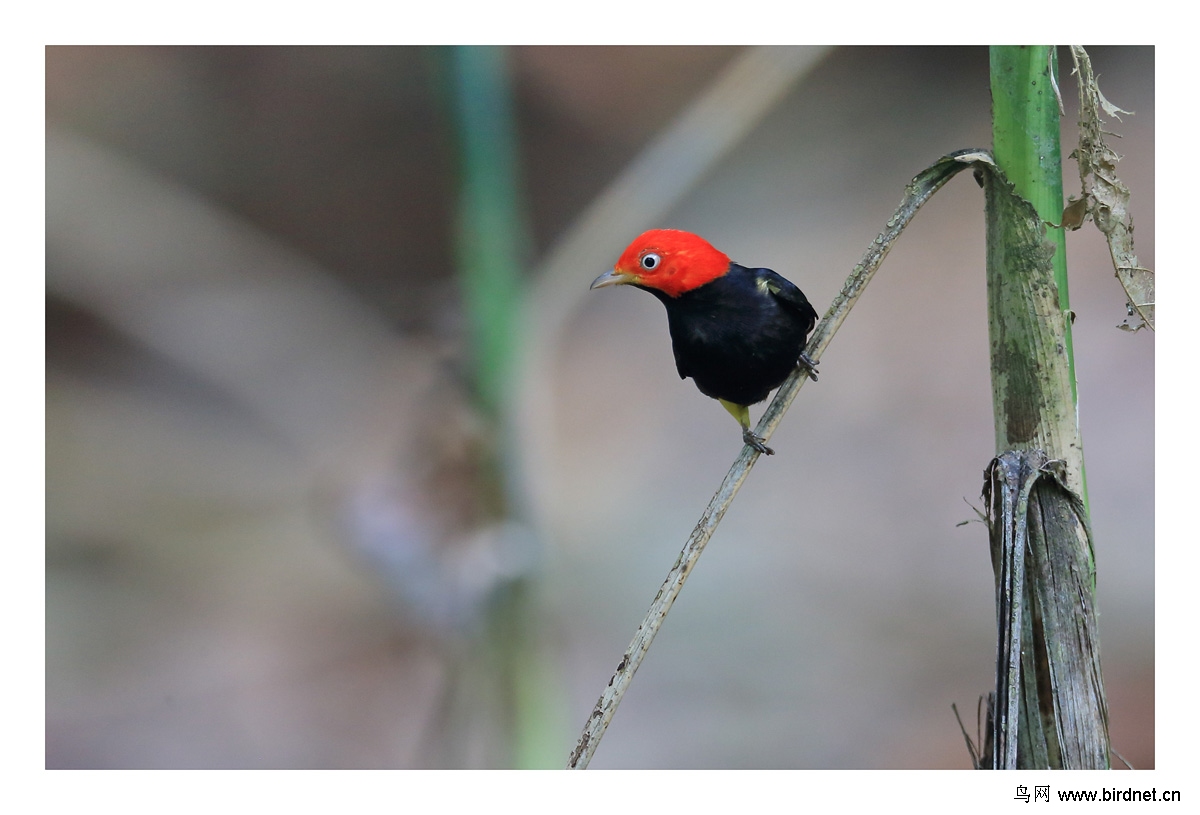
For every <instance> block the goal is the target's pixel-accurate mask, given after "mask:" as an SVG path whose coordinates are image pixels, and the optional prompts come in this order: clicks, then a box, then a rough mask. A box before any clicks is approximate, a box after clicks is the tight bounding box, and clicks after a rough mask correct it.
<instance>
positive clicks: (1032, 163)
mask: <svg viewBox="0 0 1200 815" xmlns="http://www.w3.org/2000/svg"><path fill="white" fill-rule="evenodd" d="M991 67H992V105H993V127H994V138H995V148H996V152H995V158H996V165H997V168H998V170H999V172H994V171H992V172H985V173H982V175H981V178H982V181H983V184H984V189H985V193H986V202H987V206H986V208H987V244H988V248H987V280H988V333H989V338H990V345H991V355H992V396H993V411H994V415H995V428H996V459H994V460H993V463H992V465H991V466H990V467H989V470H988V472H989V475H988V479H989V480H988V483H987V485H986V486H985V494H986V495H988V496H989V526H990V530H991V541H990V543H991V550H992V562H993V569H994V571H995V575H996V603H997V624H998V629H999V640H1000V643H999V653H998V657H997V671H996V677H997V679H996V685H997V693H996V695H995V697H994V699H993V704H992V708H991V710H990V717H989V718H990V721H991V723H992V728H991V732H990V733H989V743H990V747H989V749H988V750H985V754H986V753H989V752H990V755H985V762H986V763H987V764H988V765H989V766H991V767H994V768H1066V769H1097V768H1107V767H1108V766H1109V764H1108V710H1107V703H1106V701H1105V696H1104V685H1103V682H1102V680H1101V677H1100V659H1099V635H1098V629H1097V624H1096V607H1095V560H1094V553H1093V550H1092V540H1091V532H1090V522H1089V520H1088V510H1087V505H1086V484H1085V481H1084V470H1083V441H1082V437H1081V435H1080V432H1079V423H1078V410H1077V390H1076V387H1075V371H1074V360H1073V353H1072V345H1071V319H1070V303H1069V299H1068V296H1067V277H1066V254H1065V251H1064V249H1063V235H1062V230H1061V229H1059V228H1053V227H1049V228H1048V224H1049V223H1054V222H1058V221H1060V220H1061V213H1062V169H1061V151H1060V149H1059V123H1058V115H1059V111H1058V102H1057V90H1056V77H1055V70H1056V62H1055V55H1054V50H1053V48H1050V47H1043V46H1035V47H993V48H992V50H991Z"/></svg>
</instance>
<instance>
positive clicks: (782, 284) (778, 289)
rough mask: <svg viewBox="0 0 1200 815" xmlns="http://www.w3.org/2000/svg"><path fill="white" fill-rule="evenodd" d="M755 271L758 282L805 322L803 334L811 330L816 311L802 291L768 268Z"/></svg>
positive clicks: (815, 322) (814, 321)
mask: <svg viewBox="0 0 1200 815" xmlns="http://www.w3.org/2000/svg"><path fill="white" fill-rule="evenodd" d="M757 272H758V275H757V277H758V284H759V285H761V286H766V289H767V291H769V292H770V293H771V294H772V295H773V296H774V297H775V299H776V300H778V301H779V303H780V304H781V305H782V306H783V307H784V308H786V309H787V310H789V311H791V312H793V313H794V314H795V315H796V316H797V317H799V318H801V320H802V321H804V322H806V323H807V325H806V326H805V328H804V333H805V335H807V334H808V333H809V332H810V331H812V330H813V326H815V325H816V324H817V311H816V309H814V308H813V307H812V304H811V303H809V302H808V298H807V297H805V296H804V292H802V291H800V289H799V288H797V287H796V284H795V283H793V282H792V281H790V280H788V279H787V278H786V277H784V276H783V275H781V274H778V273H776V272H773V271H771V270H770V269H758V270H757Z"/></svg>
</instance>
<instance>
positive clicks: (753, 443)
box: [742, 427, 775, 456]
mask: <svg viewBox="0 0 1200 815" xmlns="http://www.w3.org/2000/svg"><path fill="white" fill-rule="evenodd" d="M742 441H744V442H745V443H746V444H747V445H749V446H750V447H753V448H754V449H755V450H757V451H758V452H760V453H762V454H763V455H764V456H773V455H775V451H774V450H772V449H771V448H770V447H767V445H766V444H765V442H766V439H764V438H763V437H762V436H759V435H757V434H755V433H754V431H752V430H751V429H750V428H748V427H743V428H742Z"/></svg>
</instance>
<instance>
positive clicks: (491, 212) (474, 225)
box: [450, 46, 565, 768]
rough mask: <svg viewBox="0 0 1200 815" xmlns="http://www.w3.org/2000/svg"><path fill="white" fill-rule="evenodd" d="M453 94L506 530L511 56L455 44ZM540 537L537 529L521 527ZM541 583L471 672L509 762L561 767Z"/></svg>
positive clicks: (515, 492) (516, 282)
mask: <svg viewBox="0 0 1200 815" xmlns="http://www.w3.org/2000/svg"><path fill="white" fill-rule="evenodd" d="M450 57H451V68H452V74H453V92H452V96H453V100H454V106H455V114H456V122H457V133H458V142H459V154H460V162H461V163H460V187H459V201H458V224H457V231H456V250H457V257H458V270H459V278H460V287H461V292H462V297H463V303H464V308H465V311H466V314H467V324H468V328H469V331H470V339H471V346H470V349H471V354H470V356H471V362H472V368H471V370H472V377H471V382H472V385H473V387H474V392H475V397H476V403H477V406H478V408H479V410H480V412H481V414H482V415H483V418H484V419H485V420H486V422H487V423H488V425H489V428H490V430H491V434H490V435H491V439H490V443H489V444H488V449H486V450H485V451H483V454H482V461H481V462H480V469H481V472H480V476H479V482H478V483H477V484H476V489H478V490H480V491H481V492H482V495H483V497H484V503H485V505H486V506H487V507H488V511H489V513H490V514H491V515H492V519H491V520H492V521H493V522H494V523H496V525H497V526H498V527H499V526H501V525H502V524H508V525H510V526H511V520H512V519H514V517H516V516H519V515H521V514H522V507H523V506H524V504H525V502H524V500H523V499H522V485H521V484H519V483H516V481H517V480H518V476H517V475H516V472H515V469H514V468H513V467H512V466H510V462H511V460H512V459H513V456H512V454H511V450H510V448H511V446H512V444H513V443H514V442H513V432H512V428H513V422H512V413H513V400H514V397H515V392H514V386H513V380H514V376H513V372H514V370H515V364H516V358H515V356H516V353H517V350H518V348H519V346H520V339H521V337H520V333H519V332H520V325H519V315H520V314H521V313H522V312H523V311H524V308H525V306H524V302H523V300H524V297H525V290H524V289H525V287H524V286H523V285H522V279H521V270H522V268H523V267H525V266H527V265H528V263H527V262H528V259H529V254H530V253H529V251H528V247H527V237H526V236H527V234H528V232H527V229H526V224H525V219H524V213H525V208H524V202H523V197H522V195H521V191H520V183H519V178H520V172H519V167H520V161H519V158H518V154H519V151H518V140H517V133H516V123H515V116H514V113H513V106H512V90H511V88H510V85H509V77H510V73H509V70H508V62H507V51H506V50H505V49H504V48H501V47H489V46H470V47H456V48H453V49H451V52H450ZM520 528H522V529H524V530H525V532H526V533H527V534H529V535H530V536H532V534H533V533H532V531H531V528H530V525H529V524H527V523H526V524H521V525H520ZM537 607H538V604H537V597H536V586H535V585H534V584H533V581H532V578H530V577H529V576H520V577H517V578H516V579H514V580H511V581H509V582H508V583H506V584H505V585H503V586H501V587H500V588H499V590H498V592H497V596H496V597H495V598H494V600H493V602H492V604H491V607H490V609H489V612H490V616H489V620H488V631H487V634H486V636H485V638H484V639H485V641H484V642H481V643H479V648H478V649H476V658H475V659H474V660H472V664H471V665H469V666H468V667H467V668H466V670H476V671H479V672H481V673H482V674H483V675H484V677H483V681H482V683H481V684H483V685H486V686H487V687H488V688H490V690H491V693H492V695H493V696H494V697H495V698H497V699H498V700H499V703H498V704H499V707H500V709H499V710H498V711H495V713H496V714H497V719H498V721H499V723H500V727H501V745H500V746H499V750H500V753H501V754H500V755H498V756H497V763H498V764H500V765H501V766H507V767H515V768H544V767H550V766H554V765H555V764H557V762H558V756H559V750H560V749H561V747H560V744H561V738H562V735H563V733H564V730H565V727H564V726H562V724H561V722H562V721H563V720H564V716H563V713H562V707H563V706H564V702H563V701H562V692H561V690H560V689H559V688H558V687H557V685H556V684H555V682H554V679H553V675H554V674H553V670H552V668H551V666H550V664H549V660H548V658H547V656H546V654H544V653H543V652H542V651H541V646H540V642H539V637H538V636H537V634H538V631H539V622H540V620H539V617H538V615H537Z"/></svg>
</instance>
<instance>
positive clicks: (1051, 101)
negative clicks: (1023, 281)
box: [990, 46, 1087, 504]
mask: <svg viewBox="0 0 1200 815" xmlns="http://www.w3.org/2000/svg"><path fill="white" fill-rule="evenodd" d="M990 60H991V77H992V80H991V85H992V141H993V149H992V155H993V156H994V157H995V159H996V166H997V167H999V168H1000V170H1001V171H1002V172H1003V173H1004V174H1005V176H1007V177H1008V180H1009V181H1010V182H1011V183H1012V185H1013V192H1015V193H1016V195H1017V196H1019V197H1020V198H1023V199H1025V200H1026V201H1028V202H1029V203H1030V204H1032V205H1033V209H1034V212H1036V213H1037V216H1038V218H1040V219H1041V221H1042V222H1043V224H1045V240H1046V241H1047V242H1048V243H1049V244H1051V245H1052V246H1053V247H1054V254H1053V256H1052V257H1051V259H1050V262H1051V265H1052V268H1053V280H1054V285H1055V287H1056V289H1057V297H1058V309H1059V311H1060V312H1061V313H1062V315H1063V317H1064V320H1063V325H1062V328H1061V330H1059V331H1056V333H1057V334H1059V335H1060V338H1061V341H1062V343H1063V350H1064V352H1065V356H1064V358H1065V362H1066V366H1067V369H1066V384H1067V386H1068V387H1069V388H1070V405H1071V409H1072V411H1074V412H1076V413H1077V412H1078V406H1079V392H1078V387H1077V384H1076V380H1075V346H1074V341H1073V339H1072V332H1071V318H1070V315H1071V298H1070V293H1069V289H1068V285H1067V250H1066V237H1065V231H1064V230H1063V229H1062V227H1054V226H1051V224H1056V223H1059V222H1060V221H1061V220H1062V211H1063V186H1062V148H1061V144H1060V138H1059V134H1060V127H1059V115H1060V111H1059V101H1058V76H1057V74H1058V59H1057V52H1056V49H1055V48H1054V47H1053V46H994V47H993V48H992V49H991V52H990ZM1001 400H1002V398H1001V397H999V396H998V398H997V404H999V403H1000V401H1001ZM999 419H1000V417H999V415H998V416H997V422H996V429H997V444H996V452H997V453H1000V452H1003V451H1005V450H1013V449H1019V448H1022V447H1024V446H1025V443H1027V442H1029V441H1030V437H1028V436H1025V435H1023V433H1022V431H1017V432H1016V433H1006V435H1005V436H1004V437H1003V439H1002V438H1001V437H1000V435H999V434H1000V432H1001V428H1002V427H1003V428H1005V429H1006V430H1007V423H1006V422H1004V423H1002V422H1001V421H1000V420H999ZM1063 421H1064V422H1065V421H1066V420H1065V419H1064V420H1063ZM1070 424H1072V425H1074V427H1075V429H1074V432H1073V433H1072V434H1071V435H1072V438H1070V439H1069V440H1067V445H1066V446H1065V448H1064V449H1063V450H1060V451H1058V452H1059V453H1061V454H1063V458H1064V460H1066V461H1067V463H1068V483H1070V484H1071V486H1072V488H1073V489H1075V490H1076V491H1077V492H1078V493H1079V494H1080V496H1081V497H1082V498H1083V501H1084V503H1085V504H1086V503H1087V475H1086V473H1085V470H1084V465H1083V441H1082V438H1080V436H1079V429H1078V422H1077V421H1076V420H1072V421H1071V422H1070ZM1064 427H1065V425H1064ZM1045 432H1050V430H1049V428H1047V430H1046V431H1045ZM1064 432H1065V431H1064ZM1035 446H1040V447H1041V448H1042V449H1047V450H1048V448H1047V447H1046V446H1044V445H1035Z"/></svg>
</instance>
